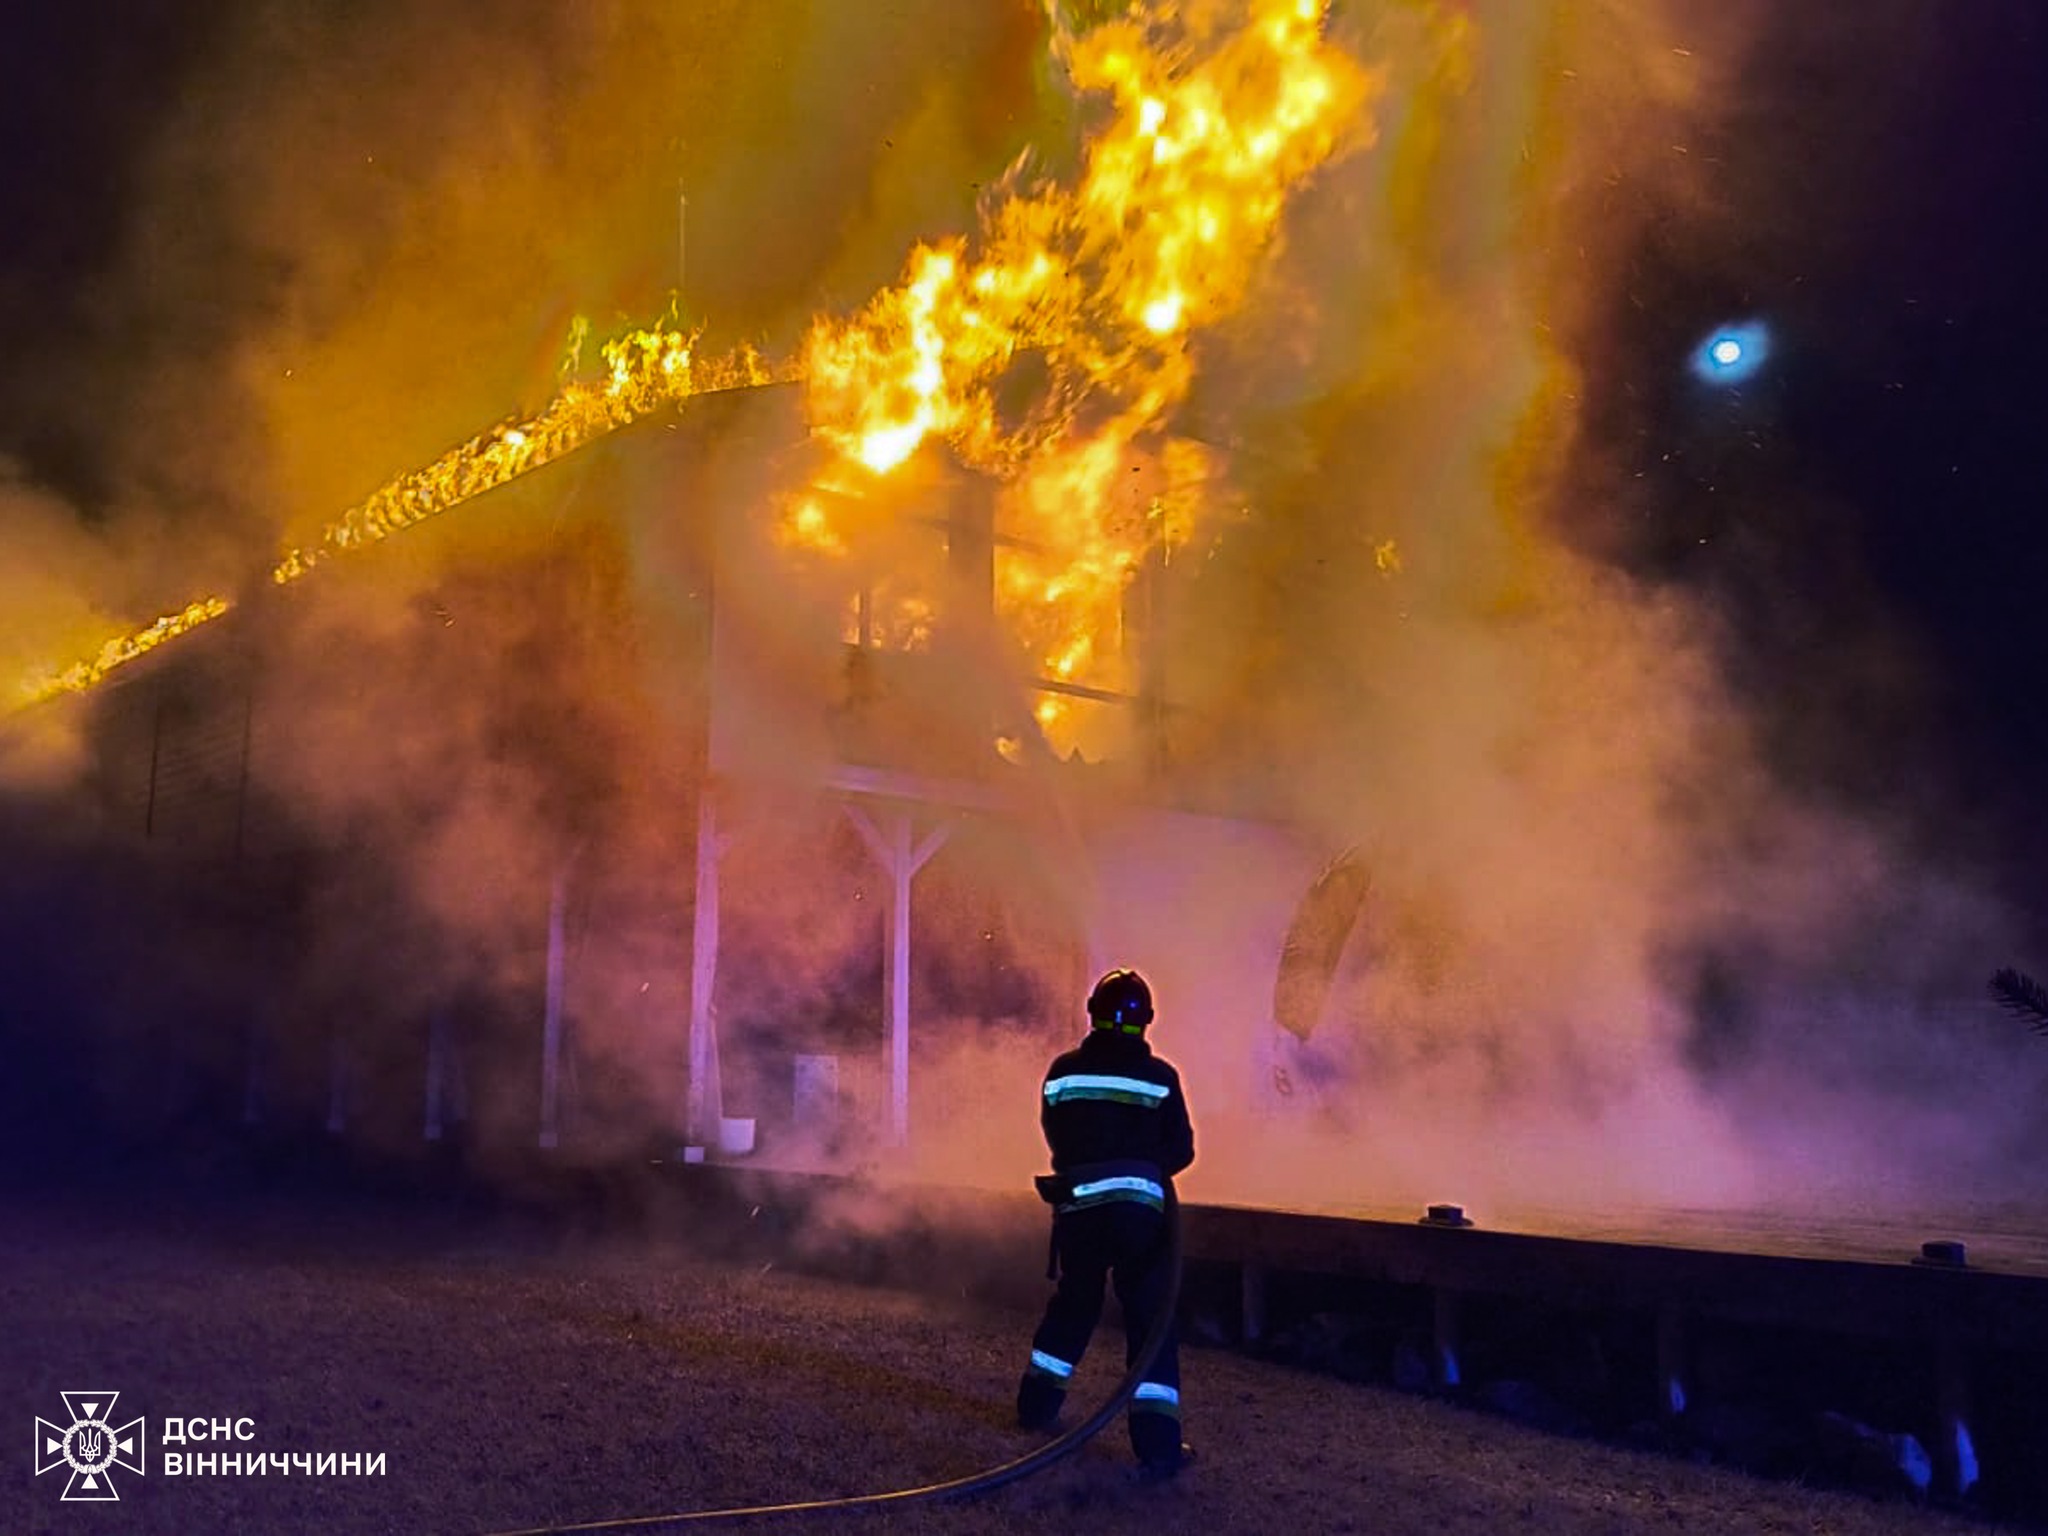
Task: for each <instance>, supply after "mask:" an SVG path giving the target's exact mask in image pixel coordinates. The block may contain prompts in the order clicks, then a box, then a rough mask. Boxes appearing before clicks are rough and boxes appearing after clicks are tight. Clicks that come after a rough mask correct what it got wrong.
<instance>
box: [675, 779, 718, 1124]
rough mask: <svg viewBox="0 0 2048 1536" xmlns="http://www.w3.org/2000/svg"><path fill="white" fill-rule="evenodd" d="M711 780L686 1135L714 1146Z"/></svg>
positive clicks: (697, 924)
mask: <svg viewBox="0 0 2048 1536" xmlns="http://www.w3.org/2000/svg"><path fill="white" fill-rule="evenodd" d="M724 851H725V850H724V846H723V844H722V842H721V839H720V834H719V831H718V815H717V811H716V808H715V807H714V805H713V802H712V794H711V786H710V785H708V784H707V785H705V786H704V788H703V789H702V790H701V791H699V793H698V797H697V897H696V902H695V905H694V906H693V907H692V909H691V914H690V1087H689V1095H688V1098H687V1100H686V1102H685V1104H684V1109H683V1137H684V1140H685V1141H687V1142H688V1143H689V1144H690V1145H691V1146H695V1147H709V1146H715V1145H716V1144H717V1141H718V1122H719V1119H720V1117H721V1116H722V1115H723V1114H724V1112H725V1091H724V1087H723V1084H722V1083H721V1082H720V1080H719V1075H718V1016H717V1014H716V1012H714V1010H713V1008H712V993H713V990H714V989H715V988H716V987H717V985H718V861H719V858H720V856H721V855H722V854H723V853H724Z"/></svg>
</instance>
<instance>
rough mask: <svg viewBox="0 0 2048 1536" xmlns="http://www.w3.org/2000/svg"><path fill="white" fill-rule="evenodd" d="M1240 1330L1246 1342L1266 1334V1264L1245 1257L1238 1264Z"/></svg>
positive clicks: (1255, 1340)
mask: <svg viewBox="0 0 2048 1536" xmlns="http://www.w3.org/2000/svg"><path fill="white" fill-rule="evenodd" d="M1238 1307H1239V1318H1240V1321H1241V1323H1242V1326H1241V1328H1240V1330H1239V1331H1240V1332H1241V1333H1242V1334H1243V1336H1244V1342H1245V1343H1247V1344H1256V1343H1258V1342H1259V1341H1260V1340H1261V1339H1263V1338H1264V1337H1265V1336H1266V1266H1265V1265H1263V1264H1260V1263H1258V1262H1256V1261H1254V1260H1251V1259H1247V1260H1245V1261H1244V1262H1243V1263H1242V1264H1240V1265H1239V1266H1238Z"/></svg>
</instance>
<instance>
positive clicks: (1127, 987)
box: [1088, 970, 1152, 1035]
mask: <svg viewBox="0 0 2048 1536" xmlns="http://www.w3.org/2000/svg"><path fill="white" fill-rule="evenodd" d="M1088 1018H1089V1021H1090V1022H1091V1023H1093V1024H1094V1026H1095V1027H1096V1028H1097V1029H1115V1030H1121V1031H1122V1032H1123V1033H1124V1034H1127V1035H1142V1034H1143V1033H1145V1026H1146V1025H1147V1024H1150V1023H1151V1022H1152V989H1151V988H1150V987H1148V986H1146V985H1145V978H1144V977H1142V976H1140V975H1139V974H1138V973H1137V972H1136V971H1132V970H1114V971H1111V972H1109V973H1108V974H1107V975H1105V976H1104V977H1103V978H1102V980H1100V981H1098V982H1096V983H1095V990H1094V991H1093V992H1090V993H1089V994H1088Z"/></svg>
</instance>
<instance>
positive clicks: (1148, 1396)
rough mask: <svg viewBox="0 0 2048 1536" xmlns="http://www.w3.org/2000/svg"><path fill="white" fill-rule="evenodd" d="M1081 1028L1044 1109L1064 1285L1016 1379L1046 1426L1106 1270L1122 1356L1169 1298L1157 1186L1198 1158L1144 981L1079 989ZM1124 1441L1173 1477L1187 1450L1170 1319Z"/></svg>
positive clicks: (1049, 1078) (1118, 974)
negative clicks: (1151, 1041) (1120, 1315)
mask: <svg viewBox="0 0 2048 1536" xmlns="http://www.w3.org/2000/svg"><path fill="white" fill-rule="evenodd" d="M1088 1021H1089V1026H1090V1027H1089V1030H1088V1035H1087V1038H1086V1039H1084V1040H1083V1041H1082V1042H1081V1044H1080V1046H1079V1047H1078V1048H1077V1049H1075V1050H1071V1051H1068V1052H1066V1053H1065V1054H1064V1055H1062V1056H1060V1057H1058V1058H1056V1059H1055V1060H1054V1062H1053V1064H1052V1066H1051V1067H1050V1068H1049V1069H1047V1071H1046V1074H1045V1084H1044V1087H1043V1089H1042V1097H1041V1101H1040V1107H1039V1123H1040V1125H1041V1126H1042V1127H1043V1128H1044V1130H1045V1141H1046V1145H1047V1146H1048V1147H1049V1148H1050V1149H1051V1150H1052V1167H1053V1173H1052V1177H1051V1178H1049V1179H1040V1180H1039V1181H1038V1183H1039V1193H1040V1194H1041V1195H1043V1196H1044V1197H1045V1199H1046V1201H1047V1202H1048V1203H1049V1204H1050V1205H1051V1206H1052V1207H1053V1237H1052V1246H1053V1259H1054V1270H1055V1272H1056V1275H1057V1278H1058V1281H1059V1288H1058V1289H1057V1290H1056V1291H1055V1292H1054V1293H1053V1297H1052V1300H1051V1301H1049V1302H1048V1303H1047V1304H1046V1308H1045V1320H1044V1321H1043V1322H1041V1323H1040V1324H1039V1325H1038V1332H1037V1333H1036V1334H1035V1335H1033V1336H1032V1340H1031V1363H1030V1365H1029V1366H1028V1367H1027V1368H1026V1370H1025V1372H1024V1379H1023V1380H1022V1381H1021V1382H1020V1383H1019V1384H1018V1387H1017V1422H1018V1423H1019V1424H1020V1425H1021V1426H1022V1427H1024V1428H1025V1429H1034V1430H1037V1429H1046V1428H1049V1427H1050V1426H1051V1425H1052V1423H1053V1421H1054V1420H1055V1419H1056V1418H1058V1416H1059V1411H1060V1405H1061V1404H1062V1403H1063V1402H1064V1401H1065V1400H1066V1395H1067V1386H1068V1383H1069V1382H1070V1381H1071V1380H1072V1379H1073V1375H1074V1368H1075V1367H1076V1366H1077V1365H1079V1364H1080V1362H1081V1355H1082V1352H1083V1351H1084V1350H1086V1349H1087V1347H1088V1338H1089V1335H1091V1334H1092V1333H1093V1332H1094V1331H1095V1325H1096V1323H1097V1322H1098V1321H1099V1320H1100V1319H1101V1316H1102V1293H1103V1284H1104V1282H1105V1281H1106V1280H1113V1281H1114V1283H1115V1285H1116V1295H1117V1300H1118V1301H1119V1302H1120V1303H1121V1304H1122V1306H1123V1311H1124V1358H1125V1361H1126V1363H1127V1364H1129V1363H1131V1362H1133V1361H1135V1359H1136V1356H1137V1353H1138V1350H1139V1348H1140V1347H1141V1346H1142V1344H1143V1343H1144V1340H1145V1338H1146V1337H1147V1335H1148V1334H1150V1332H1151V1331H1152V1324H1153V1321H1154V1319H1155V1318H1156V1316H1157V1315H1158V1312H1159V1308H1160V1306H1161V1305H1162V1304H1163V1303H1164V1301H1165V1299H1166V1291H1167V1287H1168V1285H1169V1284H1170V1282H1171V1279H1172V1276H1171V1274H1170V1273H1169V1264H1170V1260H1171V1253H1170V1249H1169V1245H1168V1241H1167V1232H1166V1186H1167V1183H1168V1181H1169V1180H1171V1179H1172V1178H1173V1176H1174V1175H1175V1174H1177V1173H1179V1172H1180V1171H1181V1170H1182V1169H1184V1168H1186V1167H1187V1166H1188V1164H1190V1163H1192V1162H1193V1161H1194V1160H1195V1133H1194V1128H1193V1126H1192V1125H1191V1124H1190V1123H1189V1120H1188V1106H1187V1100H1186V1099H1185V1098H1184V1097H1182V1095H1181V1087H1180V1074H1179V1073H1178V1072H1176V1071H1174V1069H1173V1067H1172V1066H1171V1065H1170V1064H1169V1063H1167V1062H1166V1061H1164V1060H1162V1059H1161V1058H1159V1057H1157V1056H1155V1055H1153V1054H1152V1048H1151V1046H1149V1045H1147V1044H1146V1043H1145V1030H1146V1027H1147V1026H1148V1025H1149V1024H1151V1022H1152V989H1151V988H1150V987H1148V986H1147V985H1146V984H1145V978H1144V977H1142V976H1140V975H1139V974H1138V973H1137V972H1136V971H1130V970H1115V971H1111V972H1109V973H1108V974H1107V975H1106V976H1104V977H1103V978H1102V979H1101V980H1100V981H1098V982H1097V983H1096V984H1095V990H1094V991H1093V992H1092V993H1090V994H1089V997H1088ZM1130 1431H1131V1449H1132V1450H1133V1451H1135V1452H1136V1453H1137V1456H1138V1463H1139V1466H1140V1468H1141V1470H1142V1472H1143V1474H1144V1475H1146V1476H1148V1477H1153V1478H1164V1477H1171V1476H1173V1475H1174V1474H1175V1473H1176V1472H1178V1471H1179V1470H1180V1468H1181V1465H1182V1462H1183V1461H1184V1460H1185V1459H1186V1456H1187V1454H1188V1452H1187V1448H1186V1447H1185V1446H1184V1445H1183V1444H1182V1443H1181V1437H1180V1351H1179V1346H1178V1341H1177V1340H1176V1339H1175V1337H1174V1332H1173V1326H1172V1324H1171V1322H1169V1323H1168V1325H1167V1333H1166V1339H1165V1342H1164V1343H1162V1344H1161V1345H1160V1347H1159V1353H1158V1354H1157V1355H1155V1356H1154V1357H1153V1360H1152V1364H1151V1366H1150V1367H1149V1368H1148V1369H1147V1370H1146V1372H1145V1379H1144V1380H1143V1381H1142V1382H1141V1383H1139V1385H1138V1388H1137V1392H1136V1394H1135V1395H1134V1396H1133V1397H1132V1399H1131V1406H1130Z"/></svg>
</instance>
